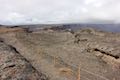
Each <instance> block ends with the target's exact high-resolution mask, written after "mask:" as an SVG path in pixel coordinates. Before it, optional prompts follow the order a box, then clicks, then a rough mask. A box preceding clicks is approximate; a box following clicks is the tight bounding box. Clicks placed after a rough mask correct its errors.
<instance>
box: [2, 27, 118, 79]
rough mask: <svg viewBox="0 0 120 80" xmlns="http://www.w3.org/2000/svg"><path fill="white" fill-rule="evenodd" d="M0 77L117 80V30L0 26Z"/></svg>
mask: <svg viewBox="0 0 120 80" xmlns="http://www.w3.org/2000/svg"><path fill="white" fill-rule="evenodd" d="M0 40H1V42H0V63H1V64H0V80H120V76H119V75H120V33H112V32H105V31H100V30H96V29H92V28H86V29H80V30H76V31H72V30H71V29H63V28H62V29H61V28H53V27H52V28H45V29H43V28H41V29H39V30H37V31H29V29H27V28H25V29H24V28H19V27H17V28H0Z"/></svg>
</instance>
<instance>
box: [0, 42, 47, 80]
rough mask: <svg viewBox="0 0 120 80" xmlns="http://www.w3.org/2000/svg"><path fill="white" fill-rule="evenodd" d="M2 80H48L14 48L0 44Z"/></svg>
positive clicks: (0, 77)
mask: <svg viewBox="0 0 120 80" xmlns="http://www.w3.org/2000/svg"><path fill="white" fill-rule="evenodd" d="M0 80H47V78H46V76H45V75H43V74H42V73H38V71H37V70H36V69H35V68H34V67H33V66H32V65H31V64H30V63H29V61H27V60H26V59H25V58H24V57H23V56H21V55H20V53H19V52H18V51H17V50H16V49H15V48H14V47H12V46H10V45H7V44H5V43H4V42H0Z"/></svg>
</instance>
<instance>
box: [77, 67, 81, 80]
mask: <svg viewBox="0 0 120 80" xmlns="http://www.w3.org/2000/svg"><path fill="white" fill-rule="evenodd" d="M77 80H80V65H79V67H78V77H77Z"/></svg>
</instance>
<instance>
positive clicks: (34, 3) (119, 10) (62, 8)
mask: <svg viewBox="0 0 120 80" xmlns="http://www.w3.org/2000/svg"><path fill="white" fill-rule="evenodd" d="M79 22H80V23H83V22H85V23H88V22H113V23H119V22H120V0H0V24H29V23H31V24H35V23H42V24H47V23H48V24H49V23H79Z"/></svg>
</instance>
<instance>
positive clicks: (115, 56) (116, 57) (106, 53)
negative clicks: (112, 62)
mask: <svg viewBox="0 0 120 80" xmlns="http://www.w3.org/2000/svg"><path fill="white" fill-rule="evenodd" d="M94 51H96V52H100V53H102V54H105V55H108V56H111V57H113V58H115V59H119V56H117V55H112V54H110V53H108V52H106V51H103V50H100V49H97V48H95V49H94Z"/></svg>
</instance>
